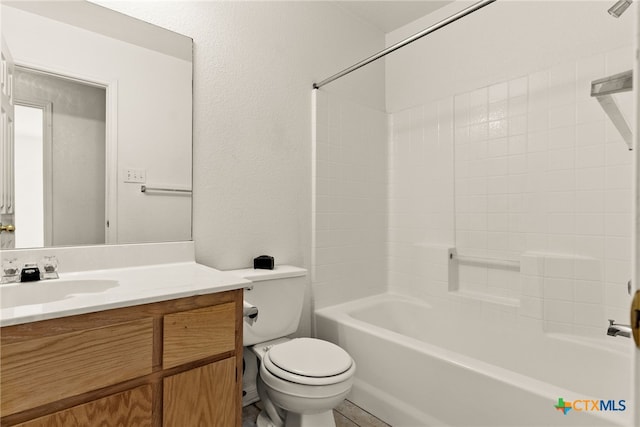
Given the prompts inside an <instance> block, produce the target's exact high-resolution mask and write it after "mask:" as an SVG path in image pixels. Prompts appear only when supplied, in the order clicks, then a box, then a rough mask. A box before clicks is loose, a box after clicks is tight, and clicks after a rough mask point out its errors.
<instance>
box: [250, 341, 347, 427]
mask: <svg viewBox="0 0 640 427" xmlns="http://www.w3.org/2000/svg"><path fill="white" fill-rule="evenodd" d="M252 350H253V351H254V352H255V353H256V355H257V356H258V359H259V360H260V362H261V363H260V372H259V378H258V394H259V395H260V399H261V400H262V402H263V405H264V406H265V413H264V414H262V415H261V416H260V417H259V418H258V426H259V427H271V426H275V427H280V426H286V427H330V426H335V421H334V418H333V408H335V407H336V406H337V405H338V404H340V402H342V401H343V400H344V399H345V397H346V396H347V394H348V393H349V391H350V390H351V386H352V384H353V374H354V372H355V369H356V365H355V362H354V361H353V359H351V357H350V356H349V355H348V354H347V352H346V351H344V350H343V349H341V348H340V347H338V346H337V345H335V344H332V343H330V342H327V341H323V340H318V339H315V338H295V339H291V340H289V339H279V340H275V341H271V342H267V343H260V344H256V345H255V346H253V347H252Z"/></svg>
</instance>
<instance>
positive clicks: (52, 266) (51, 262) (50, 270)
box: [42, 255, 59, 279]
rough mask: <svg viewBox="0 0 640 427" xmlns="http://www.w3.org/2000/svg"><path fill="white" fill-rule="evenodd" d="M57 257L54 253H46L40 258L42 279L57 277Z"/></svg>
mask: <svg viewBox="0 0 640 427" xmlns="http://www.w3.org/2000/svg"><path fill="white" fill-rule="evenodd" d="M57 269H58V258H56V257H55V256H54V255H48V256H45V257H43V258H42V270H43V271H42V273H43V277H42V278H43V279H57V278H58V277H59V276H58V272H57Z"/></svg>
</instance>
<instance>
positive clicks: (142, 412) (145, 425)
mask: <svg viewBox="0 0 640 427" xmlns="http://www.w3.org/2000/svg"><path fill="white" fill-rule="evenodd" d="M151 395H152V393H151V386H150V385H145V386H141V387H137V388H134V389H131V390H127V391H124V392H122V393H117V394H114V395H111V396H107V397H105V398H102V399H98V400H94V401H93V402H89V403H84V404H82V405H78V406H74V407H73V408H69V409H66V410H64V411H59V412H55V413H53V414H51V415H46V416H44V417H40V418H37V419H35V420H32V421H27V422H26V423H22V424H18V425H17V426H16V427H69V426H127V427H151V426H152V418H151V408H152V402H151Z"/></svg>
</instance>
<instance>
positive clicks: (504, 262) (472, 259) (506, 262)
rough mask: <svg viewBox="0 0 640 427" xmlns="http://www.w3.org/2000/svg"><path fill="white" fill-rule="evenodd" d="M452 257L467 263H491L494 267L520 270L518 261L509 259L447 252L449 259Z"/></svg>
mask: <svg viewBox="0 0 640 427" xmlns="http://www.w3.org/2000/svg"><path fill="white" fill-rule="evenodd" d="M454 258H455V259H456V260H457V261H458V262H462V263H467V264H483V265H493V266H496V267H503V268H507V269H510V270H520V261H515V260H510V259H500V258H489V257H477V256H467V255H458V254H456V253H453V252H451V253H450V254H449V259H451V260H453V259H454Z"/></svg>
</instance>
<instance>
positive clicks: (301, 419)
mask: <svg viewBox="0 0 640 427" xmlns="http://www.w3.org/2000/svg"><path fill="white" fill-rule="evenodd" d="M284 425H285V427H336V421H335V419H334V418H333V411H326V412H320V413H319V414H296V413H295V412H288V413H287V420H286V421H285V423H284Z"/></svg>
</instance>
